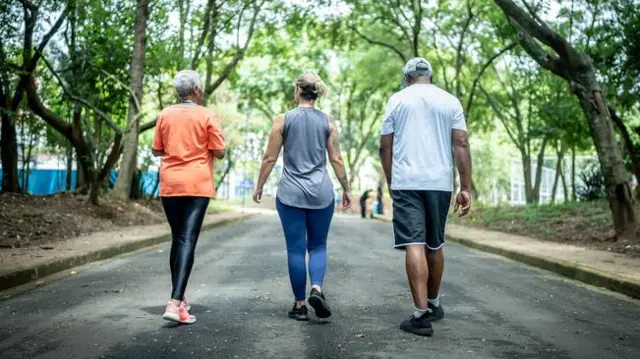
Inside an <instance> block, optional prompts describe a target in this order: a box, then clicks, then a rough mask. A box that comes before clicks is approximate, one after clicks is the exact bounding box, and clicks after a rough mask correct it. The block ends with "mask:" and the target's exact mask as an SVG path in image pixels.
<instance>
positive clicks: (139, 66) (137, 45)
mask: <svg viewBox="0 0 640 359" xmlns="http://www.w3.org/2000/svg"><path fill="white" fill-rule="evenodd" d="M148 15H149V0H138V9H137V10H136V23H135V36H134V40H133V44H134V45H133V58H132V60H131V82H130V84H129V85H130V87H131V89H132V91H133V94H132V96H131V97H130V99H129V111H128V114H127V134H126V138H125V140H124V150H123V155H122V163H121V165H120V171H119V173H118V179H117V180H116V186H115V188H114V189H113V192H112V195H113V196H114V197H116V198H118V199H120V200H123V201H126V200H128V199H129V197H130V196H131V192H132V188H131V187H132V181H133V177H134V174H135V172H136V170H137V169H136V163H137V158H138V133H139V131H140V116H139V115H140V114H139V111H140V110H141V109H140V108H139V106H141V105H142V86H143V83H142V80H143V75H144V56H145V43H146V30H147V17H148ZM136 98H137V100H136ZM136 101H137V102H136Z"/></svg>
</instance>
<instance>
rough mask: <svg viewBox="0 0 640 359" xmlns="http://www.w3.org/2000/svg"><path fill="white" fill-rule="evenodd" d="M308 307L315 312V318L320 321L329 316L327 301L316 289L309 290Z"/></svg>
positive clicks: (329, 310)
mask: <svg viewBox="0 0 640 359" xmlns="http://www.w3.org/2000/svg"><path fill="white" fill-rule="evenodd" d="M309 305H310V306H311V308H313V310H315V312H316V316H317V317H318V318H320V319H324V318H329V317H330V316H331V309H329V306H328V305H327V300H326V299H325V298H324V294H322V293H321V292H319V291H318V290H317V289H315V288H313V289H311V294H309Z"/></svg>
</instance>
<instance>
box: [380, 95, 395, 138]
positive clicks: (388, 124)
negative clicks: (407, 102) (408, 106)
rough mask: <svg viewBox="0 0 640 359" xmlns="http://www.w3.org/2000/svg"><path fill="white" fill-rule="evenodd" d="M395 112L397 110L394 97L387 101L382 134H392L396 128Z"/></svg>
mask: <svg viewBox="0 0 640 359" xmlns="http://www.w3.org/2000/svg"><path fill="white" fill-rule="evenodd" d="M394 112H395V103H394V102H393V101H392V99H389V101H388V102H387V109H386V111H385V112H384V117H383V118H382V131H381V133H380V134H381V135H383V136H384V135H389V134H392V133H393V132H394V130H395V120H394V117H393V116H394Z"/></svg>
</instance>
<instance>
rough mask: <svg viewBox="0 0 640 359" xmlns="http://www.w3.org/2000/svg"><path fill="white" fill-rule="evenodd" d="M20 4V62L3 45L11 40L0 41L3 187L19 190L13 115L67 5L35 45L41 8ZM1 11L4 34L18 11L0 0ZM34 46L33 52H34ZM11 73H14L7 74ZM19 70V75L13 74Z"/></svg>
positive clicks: (0, 27)
mask: <svg viewBox="0 0 640 359" xmlns="http://www.w3.org/2000/svg"><path fill="white" fill-rule="evenodd" d="M20 3H21V5H22V13H23V21H24V37H23V41H22V56H21V57H22V62H21V64H20V65H18V64H15V63H14V62H13V61H12V60H13V59H11V58H10V55H9V54H8V53H7V50H6V49H5V48H4V44H5V43H7V44H9V43H10V41H9V40H8V39H7V40H5V39H4V36H3V40H2V42H0V113H1V114H0V115H1V117H2V132H1V134H0V143H1V145H0V147H1V148H0V152H1V160H2V191H4V192H18V191H19V190H20V187H19V184H18V143H17V136H16V128H15V122H14V119H15V117H16V114H17V110H18V107H19V106H20V104H21V103H22V99H23V96H24V91H25V88H26V87H27V84H28V81H29V77H30V75H31V73H32V72H33V71H34V70H35V69H36V66H37V65H38V62H39V61H40V57H41V55H40V54H41V53H42V51H43V50H44V48H45V47H46V46H47V45H48V43H49V41H50V40H51V38H52V37H53V36H54V35H55V34H56V33H57V32H58V30H59V29H60V27H61V26H62V24H63V22H64V20H65V19H66V17H67V14H68V8H64V9H63V10H62V13H61V14H60V16H59V17H58V18H57V20H55V22H54V23H53V25H52V26H51V28H50V29H49V31H48V32H47V33H45V34H44V36H43V37H42V39H41V41H40V43H39V44H38V46H37V47H34V45H33V43H34V33H35V31H36V26H37V24H38V17H39V14H40V11H41V7H40V5H37V4H34V3H32V2H30V1H27V0H22V1H20ZM0 10H2V11H0V13H2V25H0V30H2V33H3V34H4V33H5V31H6V34H8V35H15V34H16V33H17V28H16V27H12V26H11V24H13V18H11V17H12V16H14V15H17V14H16V13H17V12H18V11H19V10H17V9H16V8H14V7H12V6H11V5H8V3H6V2H5V3H3V4H2V5H0ZM34 50H35V53H34ZM10 73H13V74H14V75H13V76H10V75H9V74H10ZM16 74H18V75H16ZM10 77H13V78H15V80H16V81H17V84H16V85H15V87H14V89H13V91H12V89H11V84H10V82H11V79H10Z"/></svg>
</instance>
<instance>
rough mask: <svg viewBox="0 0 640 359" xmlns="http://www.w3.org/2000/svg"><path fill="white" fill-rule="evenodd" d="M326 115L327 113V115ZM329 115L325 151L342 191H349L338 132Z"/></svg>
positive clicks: (334, 122)
mask: <svg viewBox="0 0 640 359" xmlns="http://www.w3.org/2000/svg"><path fill="white" fill-rule="evenodd" d="M327 116H328V115H327ZM328 117H329V137H328V138H327V152H328V153H329V162H331V167H333V171H334V172H335V174H336V177H337V178H338V181H340V185H341V186H342V189H343V190H344V192H350V191H351V189H350V188H349V180H348V179H347V171H345V169H344V161H343V160H342V154H341V153H340V134H339V133H338V127H337V126H336V121H335V120H334V119H333V117H331V116H328Z"/></svg>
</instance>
